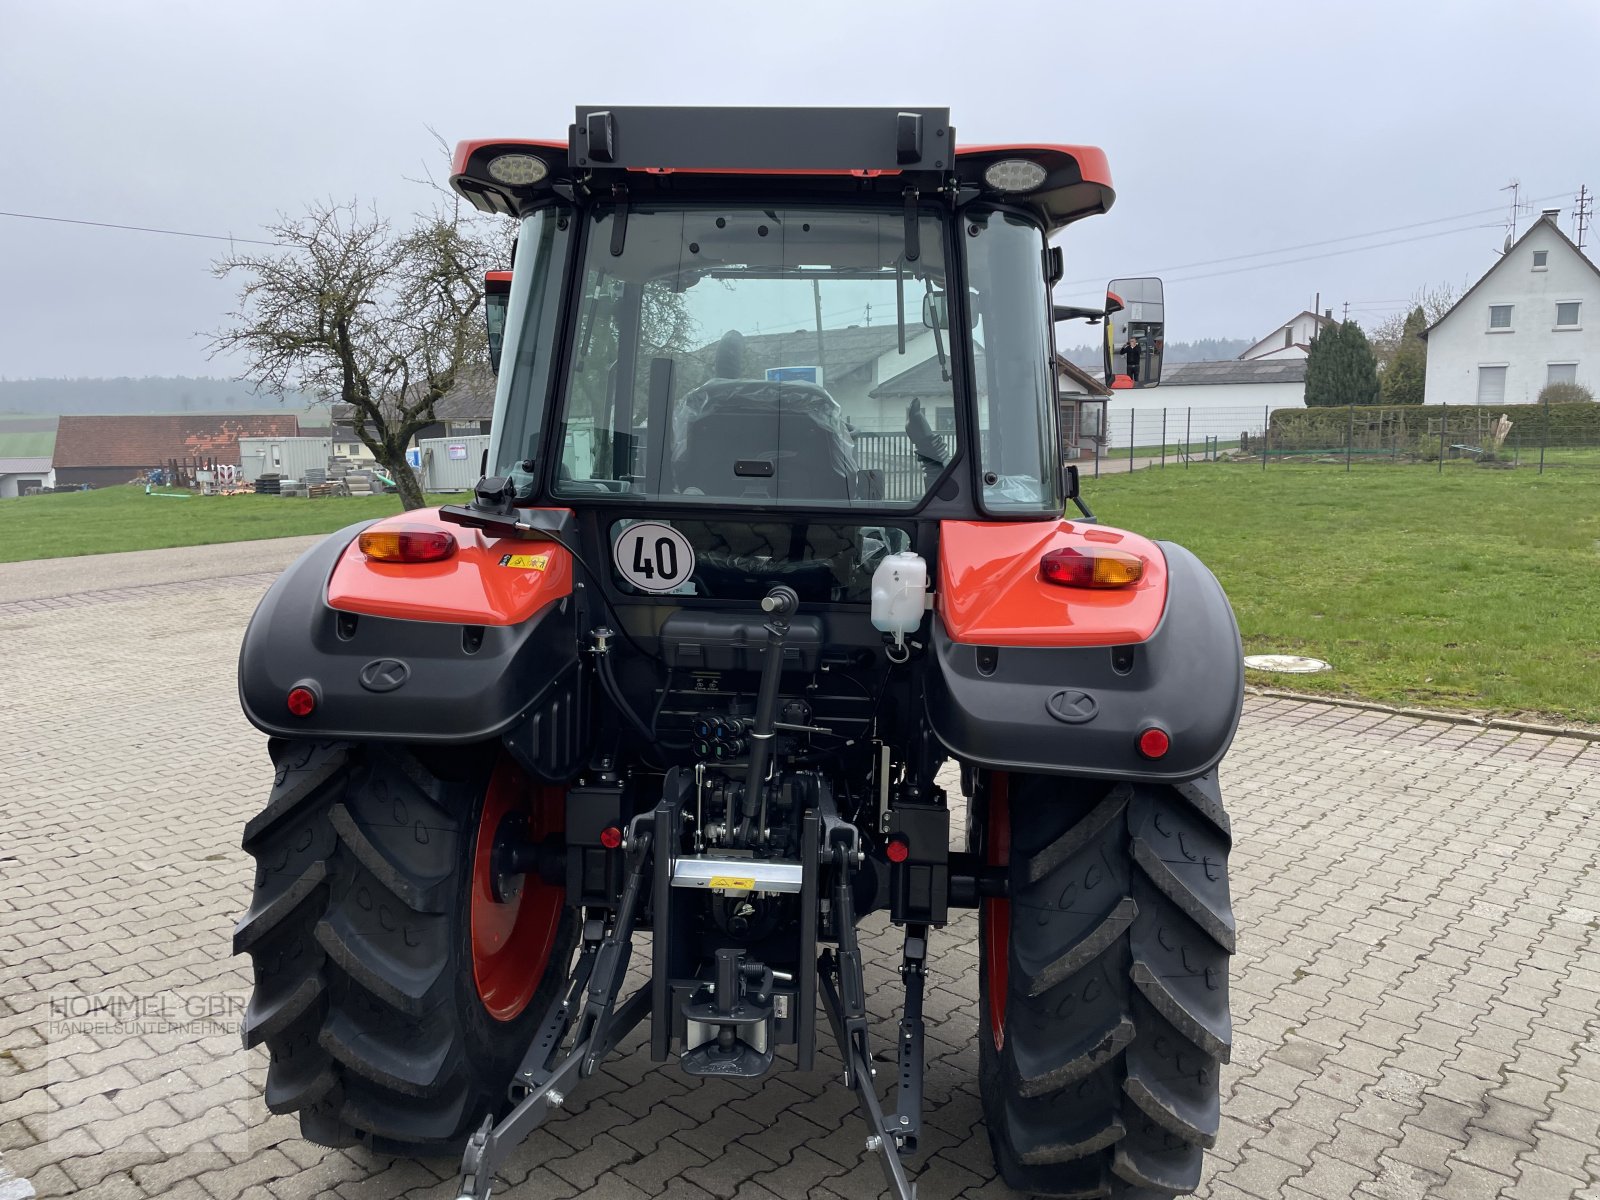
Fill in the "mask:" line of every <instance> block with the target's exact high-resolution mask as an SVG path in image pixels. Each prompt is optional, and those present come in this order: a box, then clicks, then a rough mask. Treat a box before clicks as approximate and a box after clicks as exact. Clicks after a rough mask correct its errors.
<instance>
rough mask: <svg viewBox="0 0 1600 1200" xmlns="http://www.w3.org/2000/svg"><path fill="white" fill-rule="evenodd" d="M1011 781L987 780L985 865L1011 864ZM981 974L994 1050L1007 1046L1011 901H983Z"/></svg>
mask: <svg viewBox="0 0 1600 1200" xmlns="http://www.w3.org/2000/svg"><path fill="white" fill-rule="evenodd" d="M1010 785H1011V780H1010V778H1009V777H1008V776H1006V775H1004V774H1001V773H996V774H994V775H992V776H991V777H990V782H989V803H988V805H987V813H986V816H985V823H984V825H985V828H984V839H983V860H984V863H985V864H986V865H987V866H991V867H1004V866H1007V865H1009V864H1010V862H1011V800H1010ZM983 925H984V928H983V932H984V939H983V941H984V964H983V966H984V971H985V974H986V975H987V977H988V981H989V1005H988V1011H987V1012H986V1013H985V1014H984V1016H985V1017H986V1018H987V1019H988V1022H989V1036H990V1037H992V1038H993V1039H994V1048H995V1049H996V1050H1003V1049H1004V1048H1005V1044H1006V988H1007V986H1008V983H1009V979H1010V962H1011V902H1010V901H1009V900H1004V899H1000V898H999V897H990V898H988V899H986V900H984V902H983Z"/></svg>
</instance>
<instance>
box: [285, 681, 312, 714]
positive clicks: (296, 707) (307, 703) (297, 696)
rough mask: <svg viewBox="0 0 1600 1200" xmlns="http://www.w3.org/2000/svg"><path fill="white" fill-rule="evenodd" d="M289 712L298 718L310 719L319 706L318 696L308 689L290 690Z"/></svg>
mask: <svg viewBox="0 0 1600 1200" xmlns="http://www.w3.org/2000/svg"><path fill="white" fill-rule="evenodd" d="M288 705H289V711H290V712H292V713H293V714H294V715H295V716H297V717H309V716H310V715H311V710H312V709H314V708H316V706H317V694H316V693H315V692H313V691H312V690H311V689H310V688H308V687H297V688H290V689H289V697H288Z"/></svg>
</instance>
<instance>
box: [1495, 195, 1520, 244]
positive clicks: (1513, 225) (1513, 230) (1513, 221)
mask: <svg viewBox="0 0 1600 1200" xmlns="http://www.w3.org/2000/svg"><path fill="white" fill-rule="evenodd" d="M1500 190H1501V191H1502V192H1510V193H1511V212H1510V213H1509V214H1508V215H1507V217H1506V241H1505V247H1504V249H1502V250H1501V251H1500V253H1502V254H1508V253H1510V251H1511V243H1512V242H1514V241H1516V240H1517V217H1518V216H1519V215H1520V214H1521V212H1522V203H1521V201H1522V180H1520V179H1513V180H1512V181H1511V182H1510V183H1508V184H1506V185H1505V187H1503V188H1501V189H1500Z"/></svg>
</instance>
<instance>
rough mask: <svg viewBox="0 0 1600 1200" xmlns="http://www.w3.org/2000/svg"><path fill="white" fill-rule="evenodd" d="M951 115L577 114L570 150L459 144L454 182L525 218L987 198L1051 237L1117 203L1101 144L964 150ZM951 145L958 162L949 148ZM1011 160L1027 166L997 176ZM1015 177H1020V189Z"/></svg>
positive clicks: (684, 110)
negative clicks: (609, 203)
mask: <svg viewBox="0 0 1600 1200" xmlns="http://www.w3.org/2000/svg"><path fill="white" fill-rule="evenodd" d="M954 139H955V130H954V129H953V128H952V127H951V125H950V121H949V110H948V109H943V108H911V109H889V108H884V109H878V108H691V107H598V106H579V108H578V109H577V112H576V116H575V119H574V121H573V124H572V126H571V127H570V128H569V129H568V133H567V138H566V140H564V141H557V140H552V139H528V138H481V139H475V140H470V141H463V142H460V143H458V144H457V146H456V150H455V155H454V159H453V162H452V166H451V176H450V183H451V186H452V187H454V188H455V190H456V191H457V192H458V193H460V195H462V196H463V197H464V198H466V199H467V200H468V201H469V202H471V203H472V204H473V205H474V206H476V207H477V208H479V209H481V210H483V211H484V212H493V213H504V214H507V215H510V216H520V215H522V214H523V213H524V212H526V211H528V210H530V209H532V208H536V207H539V206H540V205H541V204H543V203H546V202H548V201H549V199H550V198H551V197H552V195H554V196H560V197H562V198H565V199H567V200H577V199H580V198H583V197H585V196H596V195H609V194H612V193H613V190H614V189H615V188H617V187H619V186H620V187H622V188H625V189H626V192H627V194H628V195H629V196H630V198H633V199H642V198H644V197H645V196H648V195H657V196H659V195H663V194H676V195H680V196H681V195H693V194H703V193H707V192H712V191H716V192H720V193H729V192H732V193H736V194H738V195H741V196H749V195H751V194H752V193H764V194H768V195H770V194H772V193H774V192H783V193H819V194H833V195H839V194H861V193H867V194H874V195H879V196H897V197H898V196H903V195H904V194H905V193H906V191H907V189H914V190H915V191H916V192H917V193H919V194H921V195H925V196H927V195H933V194H952V193H953V194H955V195H957V196H958V197H959V199H961V200H963V201H965V200H969V199H976V198H978V197H979V196H985V195H986V196H989V197H991V198H994V199H1000V200H1004V201H1005V202H1006V203H1008V204H1011V205H1014V206H1017V207H1021V208H1024V209H1029V210H1031V211H1033V212H1034V213H1035V215H1036V216H1037V217H1038V218H1039V220H1040V222H1041V223H1042V224H1043V225H1044V226H1045V227H1046V228H1047V229H1049V230H1056V229H1059V228H1061V227H1063V226H1065V225H1068V224H1071V223H1072V222H1073V221H1076V220H1079V219H1081V218H1083V217H1087V216H1093V215H1095V214H1097V213H1103V212H1105V211H1106V210H1107V209H1109V208H1110V207H1111V205H1112V202H1113V201H1114V200H1115V198H1116V193H1115V191H1114V190H1113V188H1112V185H1111V171H1110V168H1109V166H1108V165H1107V163H1106V156H1105V154H1104V153H1103V152H1102V151H1100V150H1099V149H1097V148H1096V147H1093V146H1072V145H1055V144H1042V143H1019V144H1006V145H988V146H958V145H954ZM952 146H954V151H953V153H952V152H951V149H950V148H951V147H952ZM1010 160H1023V161H1024V162H1025V163H1031V164H1034V166H1035V167H1036V168H1038V169H1037V170H1028V169H1024V171H1023V179H1024V181H1025V182H1028V183H1031V186H1029V187H1027V189H1026V190H1006V189H1005V188H1002V187H997V186H995V182H991V180H993V181H996V182H1000V181H1004V182H1005V183H1007V184H1008V185H1009V186H1010V187H1011V188H1012V189H1015V187H1016V186H1017V180H1016V178H1015V176H1016V168H1014V167H1013V168H1009V169H1006V170H1001V171H999V172H996V173H995V174H994V175H992V176H991V175H990V168H991V167H994V166H995V165H996V164H998V163H1002V162H1008V161H1010ZM1007 176H1011V178H1010V179H1008V178H1007Z"/></svg>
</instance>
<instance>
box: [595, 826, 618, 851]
mask: <svg viewBox="0 0 1600 1200" xmlns="http://www.w3.org/2000/svg"><path fill="white" fill-rule="evenodd" d="M600 844H601V845H602V846H604V847H605V848H606V849H607V850H615V849H616V848H617V847H618V846H620V845H622V830H620V829H618V828H617V827H616V826H615V825H607V826H606V827H605V828H604V829H602V830H601V831H600Z"/></svg>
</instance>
